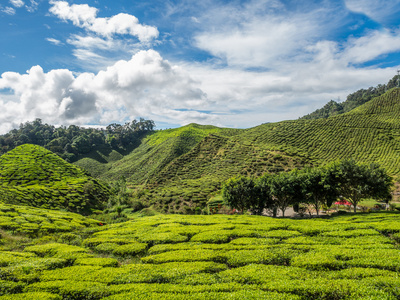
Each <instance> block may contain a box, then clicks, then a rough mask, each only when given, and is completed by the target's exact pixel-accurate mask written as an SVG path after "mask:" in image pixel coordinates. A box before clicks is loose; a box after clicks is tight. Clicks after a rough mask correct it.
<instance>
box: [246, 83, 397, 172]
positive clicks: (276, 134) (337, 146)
mask: <svg viewBox="0 0 400 300" xmlns="http://www.w3.org/2000/svg"><path fill="white" fill-rule="evenodd" d="M399 117H400V89H398V88H395V89H392V90H390V91H388V92H386V93H385V94H383V95H382V96H380V97H376V98H374V99H372V100H371V101H369V102H368V103H366V104H364V105H362V106H360V107H358V108H356V109H354V110H352V111H350V112H348V113H346V114H342V115H338V116H334V117H330V118H327V119H318V120H296V121H286V122H279V123H274V124H264V125H261V126H258V127H255V128H253V129H250V130H249V132H248V135H249V136H253V137H254V142H255V144H256V145H257V144H266V143H267V144H273V145H281V146H282V147H289V148H294V149H296V150H297V151H307V153H308V155H309V158H310V160H311V161H313V162H314V163H317V164H323V163H326V162H328V161H332V160H336V159H343V158H354V159H355V160H357V161H359V162H365V163H369V162H376V163H379V164H381V165H382V166H383V167H385V168H386V169H387V171H388V172H389V173H390V174H391V175H393V176H398V175H399V174H400V173H399V172H400V169H399V163H400V156H399V153H400V152H399V151H400V139H399V138H400V119H399Z"/></svg>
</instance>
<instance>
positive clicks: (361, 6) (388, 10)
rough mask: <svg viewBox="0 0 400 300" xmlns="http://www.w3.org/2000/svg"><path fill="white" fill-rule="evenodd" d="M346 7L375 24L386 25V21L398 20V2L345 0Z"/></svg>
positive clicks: (399, 7) (386, 0) (399, 3)
mask: <svg viewBox="0 0 400 300" xmlns="http://www.w3.org/2000/svg"><path fill="white" fill-rule="evenodd" d="M344 2H345V5H346V7H347V8H348V9H349V10H351V11H353V12H356V13H361V14H364V15H366V16H368V17H369V18H371V19H372V20H375V21H377V22H382V23H386V22H387V21H388V19H389V20H390V19H392V18H398V13H399V12H400V1H399V0H345V1H344Z"/></svg>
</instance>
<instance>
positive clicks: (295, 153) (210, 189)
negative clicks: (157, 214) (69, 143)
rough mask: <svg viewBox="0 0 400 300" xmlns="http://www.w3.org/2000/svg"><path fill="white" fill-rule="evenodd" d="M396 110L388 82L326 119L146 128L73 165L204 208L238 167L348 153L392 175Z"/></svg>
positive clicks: (272, 167) (174, 204)
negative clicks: (104, 154) (120, 147)
mask: <svg viewBox="0 0 400 300" xmlns="http://www.w3.org/2000/svg"><path fill="white" fill-rule="evenodd" d="M399 116H400V89H398V88H394V89H391V90H389V91H387V92H386V93H385V94H383V95H381V96H379V97H375V98H373V99H372V100H370V101H368V102H367V103H365V104H363V105H361V106H359V107H357V108H355V109H354V110H351V111H350V112H347V113H344V114H340V115H336V116H333V117H329V118H326V119H316V120H305V119H301V120H293V121H283V122H278V123H267V124H262V125H260V126H257V127H254V128H250V129H225V128H217V127H212V126H200V125H196V124H190V125H187V126H184V127H181V128H178V129H170V130H162V131H157V132H155V133H153V134H150V135H148V136H147V137H146V138H145V139H143V140H142V143H141V144H140V146H138V147H137V148H136V149H134V150H133V151H132V152H131V153H130V154H128V155H126V156H124V157H123V158H122V159H120V160H117V161H113V162H110V163H100V162H99V161H96V160H94V159H91V158H89V157H87V158H84V159H81V160H79V161H78V162H77V163H76V164H77V165H79V166H82V167H84V168H86V169H87V170H89V171H90V172H93V173H95V174H100V176H99V178H101V179H104V180H114V179H117V178H118V177H119V176H121V175H123V176H125V177H126V178H127V182H128V183H129V184H130V185H131V186H132V187H133V188H135V189H136V191H137V193H136V198H137V199H139V200H141V201H143V202H146V203H147V204H150V205H154V206H155V207H156V208H157V209H158V210H160V211H165V212H175V213H177V212H179V213H190V212H193V211H194V210H195V208H196V207H204V206H205V204H206V202H207V201H208V200H209V199H210V198H211V197H212V196H213V195H214V194H215V193H217V192H218V191H219V190H220V188H221V185H222V183H223V182H224V181H225V180H226V179H228V178H230V177H232V176H235V175H239V174H241V175H248V176H259V175H261V174H263V173H266V172H271V173H274V172H280V171H287V170H291V169H293V168H302V167H304V166H305V165H314V166H318V165H323V164H326V163H327V162H330V161H333V160H336V159H343V158H354V159H356V160H358V161H360V162H363V163H370V162H377V163H379V164H381V165H382V166H383V167H385V168H386V169H387V170H388V172H389V173H390V174H391V175H392V176H395V177H396V178H397V177H398V176H399V175H400V169H399V167H398V166H399V165H400V155H399V154H400V121H399ZM99 170H100V171H99Z"/></svg>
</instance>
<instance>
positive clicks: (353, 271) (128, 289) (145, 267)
mask: <svg viewBox="0 0 400 300" xmlns="http://www.w3.org/2000/svg"><path fill="white" fill-rule="evenodd" d="M44 212H45V211H44V210H42V213H44ZM2 213H8V216H10V215H12V214H15V216H16V217H19V215H18V212H17V210H16V209H15V208H14V207H9V206H7V207H5V208H3V210H0V216H1V215H2ZM49 213H51V211H49ZM69 215H73V214H69ZM32 217H33V219H34V217H35V215H34V214H33V216H32ZM81 218H83V217H81ZM398 219H399V213H395V212H387V213H371V214H357V215H352V214H347V215H345V216H336V217H331V218H327V219H308V220H295V219H277V218H267V217H262V216H254V215H212V216H197V215H188V216H182V215H156V216H152V217H138V218H135V219H133V220H131V221H128V222H124V223H118V224H111V225H104V226H97V227H89V228H87V229H85V230H82V229H78V231H74V232H71V233H70V235H71V236H70V235H68V236H66V237H64V238H65V239H66V240H72V239H73V238H74V237H73V236H72V235H75V236H80V237H81V238H82V239H83V243H82V245H80V246H75V245H69V244H63V243H55V242H47V243H45V241H46V240H48V241H51V239H52V238H55V237H56V236H57V234H54V236H53V237H52V236H51V235H50V236H47V237H42V238H37V239H31V240H30V241H28V243H27V244H26V245H25V246H24V248H25V249H24V251H22V252H21V251H5V250H3V249H0V299H42V298H43V299H53V298H54V299H156V298H157V299H304V300H305V299H398V297H399V296H400V295H399V288H400V284H399V282H400V281H399V275H400V255H399V249H398V247H397V246H396V241H397V237H396V236H397V234H398V233H400V227H399V221H398ZM396 225H397V227H396ZM69 237H70V238H69ZM181 237H183V238H181ZM213 237H219V238H213ZM9 238H10V237H9V236H8V234H7V232H2V233H1V240H3V239H4V240H5V245H7V243H8V239H9ZM140 240H146V242H145V243H144V242H139V241H140ZM139 245H140V246H142V248H141V250H140V251H139V252H136V250H135V249H136V248H135V247H136V246H139ZM132 247H133V248H132ZM91 249H93V250H95V251H96V252H93V253H94V254H92V253H91ZM116 249H119V250H120V252H119V253H117V251H116ZM132 249H133V250H134V251H133V252H132ZM100 250H102V251H100ZM97 251H98V252H101V253H102V254H101V257H95V254H96V253H97ZM110 256H112V257H110ZM35 297H39V298H35ZM46 297H47V298H46ZM57 297H58V298H57Z"/></svg>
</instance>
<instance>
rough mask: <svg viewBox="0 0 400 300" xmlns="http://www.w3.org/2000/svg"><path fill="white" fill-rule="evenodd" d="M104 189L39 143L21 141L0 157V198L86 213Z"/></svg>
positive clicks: (103, 197)
mask: <svg viewBox="0 0 400 300" xmlns="http://www.w3.org/2000/svg"><path fill="white" fill-rule="evenodd" d="M108 194H109V191H108V189H107V188H106V187H105V186H103V185H102V184H100V183H99V182H98V181H97V180H96V179H93V178H92V177H91V176H89V175H87V174H85V173H84V171H82V170H81V169H80V168H78V167H76V166H74V165H72V164H69V163H67V162H66V161H64V160H63V159H61V158H60V157H58V156H57V155H56V154H54V153H52V152H51V151H49V150H46V149H45V148H43V147H41V146H36V145H30V144H25V145H21V146H18V147H17V148H15V149H13V150H11V151H9V152H7V153H6V154H4V155H2V156H0V200H2V201H3V202H5V203H9V204H24V205H31V206H36V207H42V208H62V209H67V210H69V211H73V212H80V213H85V212H87V213H89V212H90V210H91V209H96V208H101V207H102V206H103V202H104V201H105V200H106V199H107V197H108Z"/></svg>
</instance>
